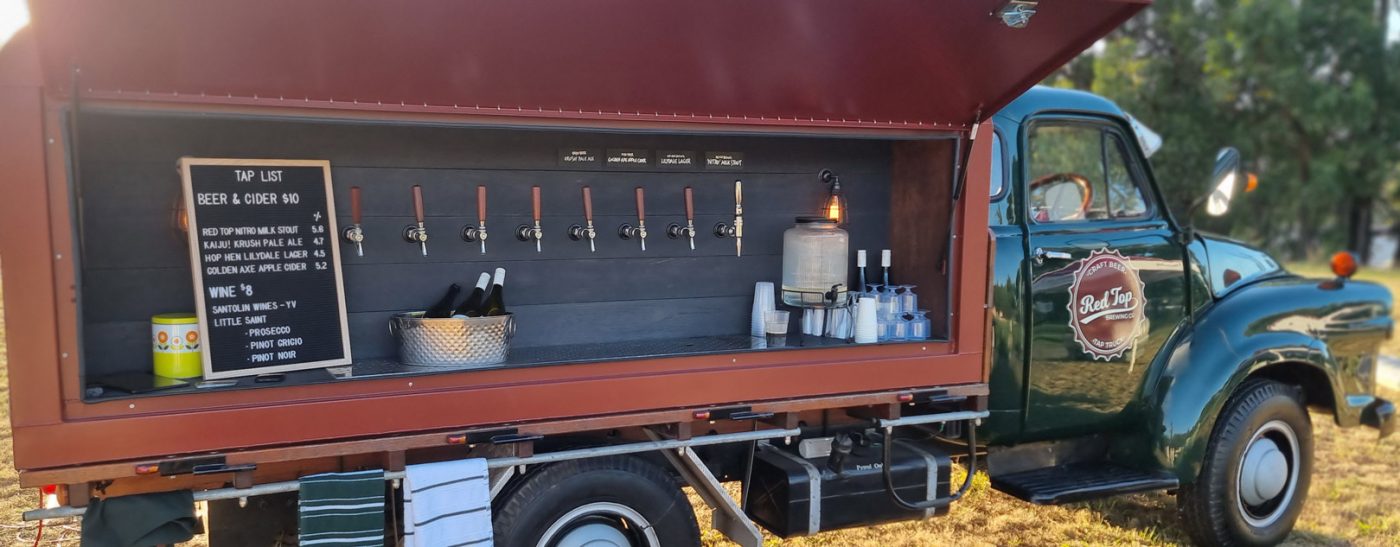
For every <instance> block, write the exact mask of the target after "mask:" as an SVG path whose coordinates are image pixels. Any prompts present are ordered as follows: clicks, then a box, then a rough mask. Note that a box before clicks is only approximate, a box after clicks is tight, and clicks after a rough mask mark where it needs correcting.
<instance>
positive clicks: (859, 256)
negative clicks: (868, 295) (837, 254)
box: [856, 249, 865, 294]
mask: <svg viewBox="0 0 1400 547" xmlns="http://www.w3.org/2000/svg"><path fill="white" fill-rule="evenodd" d="M856 271H857V272H859V275H860V293H861V294H865V249H861V250H859V251H856Z"/></svg>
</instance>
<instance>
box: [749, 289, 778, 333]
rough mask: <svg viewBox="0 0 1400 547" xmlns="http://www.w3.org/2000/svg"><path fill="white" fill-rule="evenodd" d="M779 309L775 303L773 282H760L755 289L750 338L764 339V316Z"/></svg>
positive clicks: (750, 319) (750, 321) (750, 318)
mask: <svg viewBox="0 0 1400 547" xmlns="http://www.w3.org/2000/svg"><path fill="white" fill-rule="evenodd" d="M775 309H777V304H775V303H774V301H773V282H771V281H759V282H758V283H757V284H755V285H754V287H753V315H751V316H749V336H757V337H759V338H763V337H764V336H765V334H764V329H763V314H765V313H767V312H770V311H773V310H775Z"/></svg>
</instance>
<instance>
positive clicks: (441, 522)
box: [403, 458, 492, 547]
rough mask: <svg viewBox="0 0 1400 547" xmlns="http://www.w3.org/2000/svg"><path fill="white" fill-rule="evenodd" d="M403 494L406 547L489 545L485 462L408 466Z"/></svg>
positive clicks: (468, 461) (460, 461)
mask: <svg viewBox="0 0 1400 547" xmlns="http://www.w3.org/2000/svg"><path fill="white" fill-rule="evenodd" d="M406 471H407V474H408V477H407V478H406V479H405V480H404V495H403V515H404V516H403V523H404V524H403V533H404V545H405V547H437V546H441V545H453V546H457V545H463V546H466V545H469V546H471V547H491V545H492V539H491V486H490V481H489V480H487V478H486V477H487V474H486V460H485V459H482V458H474V459H469V460H457V461H450V462H439V463H425V464H422V465H410V466H408V468H407V469H406Z"/></svg>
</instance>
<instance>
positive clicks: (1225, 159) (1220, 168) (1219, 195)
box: [1205, 147, 1245, 217]
mask: <svg viewBox="0 0 1400 547" xmlns="http://www.w3.org/2000/svg"><path fill="white" fill-rule="evenodd" d="M1244 178H1245V174H1244V172H1243V171H1242V170H1241V169H1240V151H1239V150H1235V149H1234V148H1233V147H1225V148H1221V149H1220V152H1219V153H1217V154H1216V155H1215V170H1214V171H1212V173H1211V177H1210V194H1207V195H1206V197H1205V206H1206V214H1208V215H1210V216H1213V217H1218V216H1220V215H1223V214H1225V213H1226V212H1228V211H1229V210H1230V200H1231V199H1233V198H1234V197H1235V194H1236V193H1237V190H1239V188H1240V183H1241V182H1242V181H1243V180H1244Z"/></svg>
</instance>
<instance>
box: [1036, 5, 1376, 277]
mask: <svg viewBox="0 0 1400 547" xmlns="http://www.w3.org/2000/svg"><path fill="white" fill-rule="evenodd" d="M1390 1H1391V0H1289V1H1284V0H1157V1H1156V2H1155V3H1154V4H1153V5H1152V6H1151V7H1149V8H1148V9H1147V10H1144V12H1143V13H1141V14H1139V15H1138V16H1137V17H1135V18H1134V19H1133V20H1132V21H1130V22H1128V23H1127V24H1126V25H1124V26H1123V27H1122V28H1120V29H1119V30H1118V31H1116V32H1114V33H1113V34H1112V35H1110V36H1109V37H1108V38H1107V39H1105V41H1104V42H1103V44H1102V46H1101V47H1098V48H1095V49H1094V50H1091V51H1090V52H1086V53H1085V54H1084V55H1082V56H1081V57H1080V58H1079V59H1076V60H1075V61H1074V62H1072V63H1070V64H1069V65H1067V66H1066V68H1065V69H1063V70H1062V71H1061V72H1060V73H1058V74H1057V75H1055V76H1054V77H1052V78H1051V80H1050V81H1049V82H1048V83H1050V84H1052V85H1057V86H1065V87H1080V88H1088V89H1090V90H1092V91H1094V92H1095V93H1098V94H1101V95H1104V96H1106V97H1108V98H1110V99H1113V100H1114V101H1116V102H1118V104H1119V105H1120V106H1122V107H1123V108H1124V109H1126V110H1127V111H1128V112H1131V113H1132V114H1133V115H1134V116H1136V117H1138V118H1139V119H1141V120H1142V121H1143V122H1144V123H1145V124H1147V125H1148V126H1149V127H1151V128H1153V130H1155V131H1157V132H1158V133H1160V134H1161V135H1162V136H1163V138H1164V139H1165V143H1164V145H1163V147H1162V149H1161V151H1159V152H1158V154H1157V155H1156V156H1154V157H1153V158H1152V163H1153V167H1154V171H1155V172H1156V175H1157V179H1158V184H1159V185H1161V187H1162V189H1163V192H1164V193H1165V194H1166V195H1167V199H1168V201H1170V202H1171V203H1172V206H1173V209H1174V210H1176V211H1182V210H1183V209H1184V205H1185V204H1186V203H1189V202H1190V201H1191V200H1192V198H1195V197H1197V196H1199V195H1200V194H1201V193H1202V192H1204V189H1205V188H1204V187H1205V184H1206V179H1207V178H1208V176H1207V175H1208V174H1209V172H1210V167H1211V163H1212V160H1213V159H1214V154H1215V152H1216V151H1217V150H1218V149H1219V148H1220V147H1222V146H1227V145H1233V146H1236V147H1238V148H1239V149H1240V151H1241V152H1242V153H1243V154H1244V156H1245V158H1247V159H1248V160H1247V161H1248V164H1249V168H1250V169H1251V170H1252V171H1254V172H1256V173H1258V174H1259V179H1260V181H1261V185H1260V188H1261V191H1259V192H1255V193H1253V194H1249V195H1246V196H1243V199H1239V200H1238V201H1237V205H1236V208H1235V209H1234V210H1233V211H1232V212H1231V213H1230V214H1229V215H1227V216H1226V217H1224V218H1221V219H1201V218H1198V219H1197V223H1198V225H1200V226H1202V227H1203V228H1205V229H1209V230H1213V231H1218V232H1224V233H1228V234H1231V235H1234V236H1237V237H1240V238H1243V239H1247V240H1250V241H1255V242H1259V243H1261V244H1264V245H1266V246H1267V247H1269V248H1270V249H1271V250H1273V251H1275V252H1279V253H1281V254H1284V255H1285V256H1288V257H1290V258H1295V259H1297V258H1305V257H1308V256H1316V255H1318V254H1320V253H1325V252H1328V251H1330V250H1335V249H1338V248H1342V247H1352V248H1354V249H1356V250H1360V251H1363V252H1364V251H1365V250H1366V249H1365V248H1364V247H1366V246H1367V245H1368V242H1369V235H1370V234H1369V231H1370V228H1371V226H1372V224H1373V223H1374V222H1373V219H1372V213H1373V211H1376V210H1381V211H1382V212H1385V211H1391V210H1394V209H1395V208H1396V207H1395V206H1396V205H1400V184H1398V183H1397V173H1400V159H1398V158H1400V47H1396V46H1395V45H1394V44H1387V43H1386V41H1385V20H1384V15H1385V13H1386V10H1387V9H1395V8H1394V6H1388V5H1386V3H1387V2H1390ZM1396 230H1397V231H1400V227H1397V228H1396Z"/></svg>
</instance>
